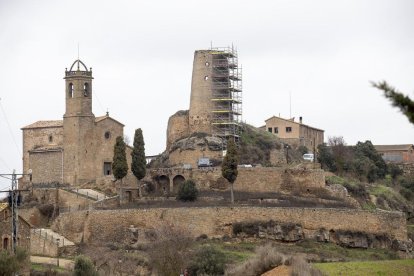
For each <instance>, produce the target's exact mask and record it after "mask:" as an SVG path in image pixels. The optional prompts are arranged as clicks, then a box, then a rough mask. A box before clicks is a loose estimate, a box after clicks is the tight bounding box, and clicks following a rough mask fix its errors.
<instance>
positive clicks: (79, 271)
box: [73, 255, 98, 276]
mask: <svg viewBox="0 0 414 276" xmlns="http://www.w3.org/2000/svg"><path fill="white" fill-rule="evenodd" d="M73 275H75V276H98V272H96V270H95V267H94V265H93V264H92V262H91V260H90V259H89V258H88V257H86V256H82V255H80V256H77V257H76V258H75V267H74V271H73Z"/></svg>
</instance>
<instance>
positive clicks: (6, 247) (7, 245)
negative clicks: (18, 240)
mask: <svg viewBox="0 0 414 276" xmlns="http://www.w3.org/2000/svg"><path fill="white" fill-rule="evenodd" d="M3 249H4V250H8V249H9V238H8V237H6V238H3Z"/></svg>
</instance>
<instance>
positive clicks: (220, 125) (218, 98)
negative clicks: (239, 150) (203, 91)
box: [211, 47, 243, 142]
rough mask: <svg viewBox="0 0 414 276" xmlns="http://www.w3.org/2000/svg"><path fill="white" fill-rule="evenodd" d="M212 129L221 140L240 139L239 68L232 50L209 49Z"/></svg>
mask: <svg viewBox="0 0 414 276" xmlns="http://www.w3.org/2000/svg"><path fill="white" fill-rule="evenodd" d="M211 53H212V64H211V66H212V75H211V77H212V98H211V101H212V103H213V104H212V110H211V112H212V130H213V135H214V136H218V137H221V138H225V139H229V138H232V139H234V141H235V142H239V140H240V132H241V124H240V123H241V120H242V90H243V89H242V68H241V66H239V65H238V56H237V50H235V49H234V48H233V47H225V48H211Z"/></svg>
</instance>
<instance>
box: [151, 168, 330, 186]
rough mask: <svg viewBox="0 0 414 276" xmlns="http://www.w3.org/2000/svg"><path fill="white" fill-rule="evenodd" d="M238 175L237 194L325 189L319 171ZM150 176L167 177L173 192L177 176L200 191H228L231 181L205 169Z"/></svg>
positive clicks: (250, 171) (245, 170) (154, 172)
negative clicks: (217, 189) (189, 182)
mask: <svg viewBox="0 0 414 276" xmlns="http://www.w3.org/2000/svg"><path fill="white" fill-rule="evenodd" d="M238 171H239V175H238V177H237V179H236V182H235V183H234V190H235V191H244V192H279V191H281V190H285V191H291V190H294V189H302V190H306V189H308V188H323V187H325V174H324V171H323V170H320V169H307V168H302V169H286V168H279V167H268V168H265V167H256V168H239V169H238ZM148 174H149V175H148V177H149V178H151V179H155V178H156V176H161V175H165V176H167V177H168V178H169V180H170V190H171V191H172V190H173V179H174V177H176V176H177V175H181V176H183V177H184V178H185V179H186V180H187V179H192V180H194V181H195V183H196V185H197V187H198V188H199V189H201V190H209V189H215V188H219V189H226V188H227V186H228V182H227V181H226V180H225V179H224V178H223V177H222V176H221V169H220V168H219V167H214V168H205V169H193V170H185V169H157V170H151V171H148Z"/></svg>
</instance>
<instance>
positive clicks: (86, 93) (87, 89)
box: [83, 82, 89, 97]
mask: <svg viewBox="0 0 414 276" xmlns="http://www.w3.org/2000/svg"><path fill="white" fill-rule="evenodd" d="M83 96H85V97H89V83H87V82H85V84H84V85H83Z"/></svg>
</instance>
